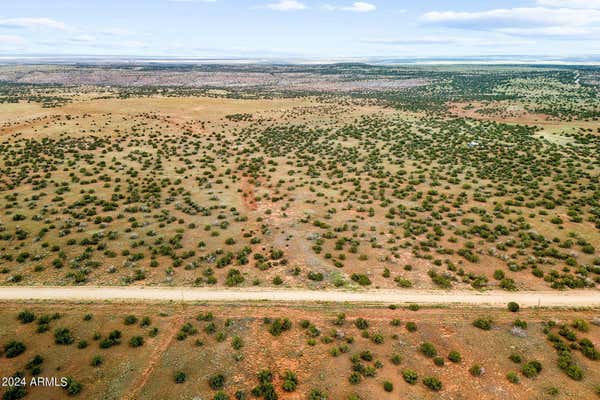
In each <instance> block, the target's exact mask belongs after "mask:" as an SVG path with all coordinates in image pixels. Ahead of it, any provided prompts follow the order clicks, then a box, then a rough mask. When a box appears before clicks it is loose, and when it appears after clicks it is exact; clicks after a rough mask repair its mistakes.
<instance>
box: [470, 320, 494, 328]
mask: <svg viewBox="0 0 600 400" xmlns="http://www.w3.org/2000/svg"><path fill="white" fill-rule="evenodd" d="M473 326H475V327H476V328H479V329H483V330H484V331H489V330H490V329H492V320H491V319H490V318H479V319H476V320H475V321H474V322H473Z"/></svg>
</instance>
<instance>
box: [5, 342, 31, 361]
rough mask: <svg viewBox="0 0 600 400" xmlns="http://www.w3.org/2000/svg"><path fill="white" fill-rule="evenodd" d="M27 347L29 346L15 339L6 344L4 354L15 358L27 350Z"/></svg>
mask: <svg viewBox="0 0 600 400" xmlns="http://www.w3.org/2000/svg"><path fill="white" fill-rule="evenodd" d="M26 349H27V347H25V345H24V344H23V343H22V342H17V341H15V340H13V341H10V342H8V343H7V344H5V345H4V355H5V356H6V358H15V357H17V356H18V355H20V354H22V353H23V352H25V350H26Z"/></svg>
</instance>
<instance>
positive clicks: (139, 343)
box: [129, 336, 144, 347]
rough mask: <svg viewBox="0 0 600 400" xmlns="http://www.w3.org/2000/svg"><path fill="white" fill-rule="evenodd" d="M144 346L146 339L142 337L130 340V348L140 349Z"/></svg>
mask: <svg viewBox="0 0 600 400" xmlns="http://www.w3.org/2000/svg"><path fill="white" fill-rule="evenodd" d="M143 345H144V338H143V337H141V336H134V337H132V338H131V339H129V346H131V347H140V346H143Z"/></svg>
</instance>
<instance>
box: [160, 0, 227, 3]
mask: <svg viewBox="0 0 600 400" xmlns="http://www.w3.org/2000/svg"><path fill="white" fill-rule="evenodd" d="M167 1H169V2H171V3H216V2H217V0H167Z"/></svg>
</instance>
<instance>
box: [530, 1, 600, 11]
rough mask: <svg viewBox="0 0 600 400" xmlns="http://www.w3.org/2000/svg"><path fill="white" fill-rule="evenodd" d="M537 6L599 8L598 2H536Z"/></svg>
mask: <svg viewBox="0 0 600 400" xmlns="http://www.w3.org/2000/svg"><path fill="white" fill-rule="evenodd" d="M537 4H539V5H540V6H547V7H563V8H596V9H598V8H600V0H537Z"/></svg>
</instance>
